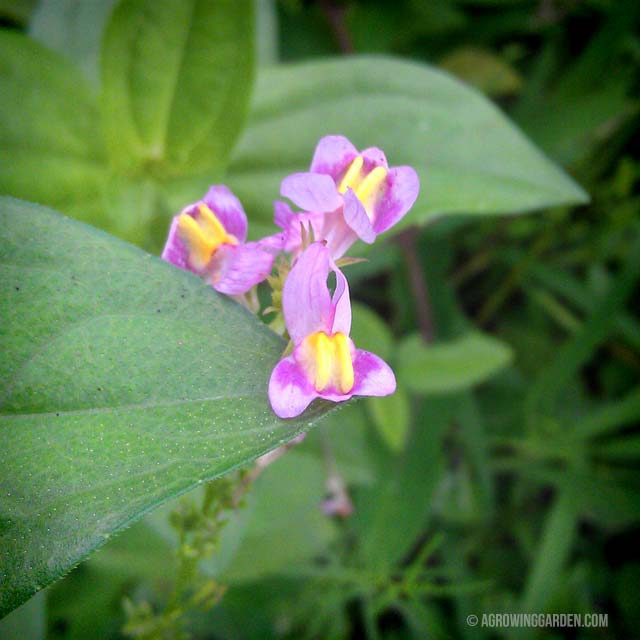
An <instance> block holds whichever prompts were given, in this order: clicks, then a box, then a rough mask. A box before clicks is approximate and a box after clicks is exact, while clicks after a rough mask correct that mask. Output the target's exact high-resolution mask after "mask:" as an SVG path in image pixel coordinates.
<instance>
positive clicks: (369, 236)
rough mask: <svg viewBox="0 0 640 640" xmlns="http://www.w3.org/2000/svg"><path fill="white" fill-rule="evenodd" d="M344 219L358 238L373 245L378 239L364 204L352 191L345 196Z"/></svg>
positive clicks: (348, 191) (349, 190) (348, 190)
mask: <svg viewBox="0 0 640 640" xmlns="http://www.w3.org/2000/svg"><path fill="white" fill-rule="evenodd" d="M344 219H345V222H346V223H347V224H348V225H349V226H350V227H351V228H352V229H353V230H354V231H355V232H356V234H357V235H358V237H359V238H360V239H361V240H363V241H364V242H366V243H367V244H371V243H373V241H374V240H375V239H376V232H375V231H374V229H373V226H372V224H371V220H369V216H368V215H367V212H366V210H365V208H364V206H363V205H362V202H360V200H359V199H358V196H356V194H355V193H354V192H353V191H352V190H351V189H347V192H346V193H345V194H344Z"/></svg>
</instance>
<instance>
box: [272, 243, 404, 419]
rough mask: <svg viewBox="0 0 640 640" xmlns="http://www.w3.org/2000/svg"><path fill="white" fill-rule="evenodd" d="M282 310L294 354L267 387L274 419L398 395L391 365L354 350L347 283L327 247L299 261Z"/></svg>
mask: <svg viewBox="0 0 640 640" xmlns="http://www.w3.org/2000/svg"><path fill="white" fill-rule="evenodd" d="M330 269H332V270H333V271H334V272H335V274H336V289H335V292H334V293H333V296H332V295H331V292H330V291H329V288H328V287H327V278H328V276H329V270H330ZM282 305H283V312H284V319H285V323H286V326H287V330H288V331H289V335H290V336H291V340H292V341H293V345H294V349H293V353H292V354H291V355H289V356H287V357H285V358H283V359H282V360H281V361H280V362H279V363H278V364H277V365H276V367H275V369H274V370H273V373H272V374H271V379H270V381H269V399H270V401H271V406H272V408H273V410H274V412H275V413H276V415H278V416H279V417H280V418H293V417H294V416H297V415H299V414H300V413H302V412H303V411H304V410H305V409H306V408H307V406H309V404H310V403H311V402H312V401H313V400H314V399H315V398H324V399H325V400H331V401H332V402H342V401H344V400H348V399H349V398H351V397H352V396H354V395H363V396H386V395H389V394H390V393H393V392H394V391H395V388H396V380H395V376H394V375H393V371H391V368H390V367H389V365H388V364H387V363H386V362H384V361H383V360H382V359H380V358H379V357H378V356H376V355H374V354H373V353H369V352H367V351H362V350H360V349H356V348H355V345H354V344H353V341H352V340H351V338H350V337H349V332H350V330H351V303H350V301H349V287H348V285H347V279H346V278H345V277H344V275H343V274H342V272H341V271H340V270H339V269H338V268H337V267H336V266H335V265H334V264H333V262H332V260H331V255H330V251H329V249H328V248H327V247H326V246H325V245H324V244H323V243H321V242H315V243H313V244H311V245H310V246H309V247H308V248H307V249H305V251H304V252H303V253H302V254H301V255H300V257H299V258H298V261H297V262H296V263H295V265H294V266H293V268H292V269H291V271H290V273H289V275H288V276H287V279H286V281H285V284H284V289H283V292H282Z"/></svg>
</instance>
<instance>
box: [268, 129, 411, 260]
mask: <svg viewBox="0 0 640 640" xmlns="http://www.w3.org/2000/svg"><path fill="white" fill-rule="evenodd" d="M419 189H420V182H419V179H418V175H417V173H416V172H415V170H414V169H413V168H411V167H408V166H401V167H389V165H388V163H387V159H386V156H385V154H384V152H383V151H382V150H381V149H378V148H376V147H370V148H368V149H365V150H364V151H358V150H357V149H356V148H355V147H354V146H353V145H352V144H351V142H350V141H349V140H348V139H347V138H345V137H344V136H326V137H325V138H322V140H320V142H319V143H318V146H317V147H316V150H315V153H314V156H313V160H312V162H311V167H310V171H309V172H306V173H294V174H292V175H290V176H287V177H286V178H285V179H284V180H283V181H282V184H281V187H280V193H281V195H282V196H284V197H285V198H288V199H289V200H291V201H292V202H293V203H294V204H295V205H296V206H297V207H299V208H300V209H302V211H303V213H301V214H296V213H294V212H293V211H291V209H290V208H289V206H288V205H286V204H284V203H276V223H278V224H279V225H280V226H281V227H282V228H283V229H284V231H285V241H286V246H287V247H288V250H290V251H295V250H296V249H299V245H298V246H297V247H296V241H297V238H298V235H299V234H300V226H301V224H302V225H305V226H307V227H310V229H311V230H312V231H313V233H314V237H315V238H316V239H317V240H323V241H325V242H326V244H327V246H328V247H329V249H330V251H331V255H332V257H333V258H334V259H337V258H339V257H340V256H342V255H344V253H345V252H346V251H347V250H348V249H349V247H350V246H351V245H352V244H353V243H354V242H355V241H356V240H357V239H358V238H360V239H361V240H363V241H364V242H367V243H369V244H371V243H372V242H374V240H375V239H376V237H377V236H378V235H379V234H381V233H383V232H385V231H387V230H388V229H390V228H391V227H392V226H393V225H395V224H396V223H397V222H398V221H399V220H400V219H401V218H402V217H403V216H404V215H405V214H406V213H407V211H409V209H410V208H411V207H412V206H413V203H414V202H415V201H416V198H417V197H418V192H419Z"/></svg>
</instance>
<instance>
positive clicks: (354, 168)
mask: <svg viewBox="0 0 640 640" xmlns="http://www.w3.org/2000/svg"><path fill="white" fill-rule="evenodd" d="M363 164H364V160H363V159H362V156H356V158H355V160H353V162H352V163H351V164H350V165H349V168H348V169H347V172H346V173H345V174H344V178H342V180H341V181H340V185H339V186H338V191H339V192H340V193H345V192H346V191H347V189H348V188H349V187H351V188H352V189H354V190H355V184H356V183H357V182H360V180H361V177H360V172H361V170H362V165H363Z"/></svg>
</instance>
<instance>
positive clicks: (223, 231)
mask: <svg viewBox="0 0 640 640" xmlns="http://www.w3.org/2000/svg"><path fill="white" fill-rule="evenodd" d="M246 237H247V216H246V214H245V212H244V209H243V208H242V205H241V204H240V201H239V200H238V198H236V197H235V195H233V193H232V192H231V190H230V189H229V188H228V187H225V186H224V185H218V186H213V187H211V188H210V189H209V191H207V194H206V195H205V196H204V198H203V199H202V200H199V201H198V202H196V203H194V204H191V205H189V206H187V207H185V209H183V211H182V212H181V213H180V214H179V215H177V216H175V217H174V219H173V222H172V223H171V228H170V230H169V236H168V238H167V242H166V244H165V247H164V250H163V252H162V258H163V260H166V261H167V262H170V263H171V264H174V265H175V266H177V267H180V268H181V269H187V270H189V271H192V272H193V273H196V274H198V275H200V276H202V277H203V278H204V279H205V280H207V281H208V282H209V283H210V284H211V286H212V287H213V288H214V289H216V290H217V291H219V292H220V293H225V294H227V295H239V294H243V293H246V292H247V291H249V289H251V288H252V287H253V286H255V285H256V284H258V283H259V282H261V281H262V280H264V279H265V278H266V277H267V276H268V275H269V274H270V273H271V268H272V266H273V260H274V255H275V253H277V252H278V251H279V249H280V246H281V244H282V243H281V242H280V241H278V242H274V241H273V240H274V238H276V239H277V236H274V237H273V238H269V239H266V240H265V242H245V240H246Z"/></svg>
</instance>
